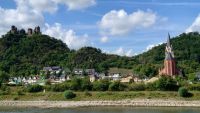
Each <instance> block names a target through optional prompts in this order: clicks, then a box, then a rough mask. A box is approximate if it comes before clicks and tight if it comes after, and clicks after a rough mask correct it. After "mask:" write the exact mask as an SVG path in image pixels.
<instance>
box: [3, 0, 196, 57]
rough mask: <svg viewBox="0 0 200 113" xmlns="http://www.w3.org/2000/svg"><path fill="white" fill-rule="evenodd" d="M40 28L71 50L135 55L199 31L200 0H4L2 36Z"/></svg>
mask: <svg viewBox="0 0 200 113" xmlns="http://www.w3.org/2000/svg"><path fill="white" fill-rule="evenodd" d="M11 25H15V26H17V27H18V28H19V29H20V28H25V29H27V28H29V27H32V28H33V27H35V26H38V25H39V26H40V27H41V28H42V32H43V33H44V34H48V35H50V36H52V37H55V38H57V39H60V40H62V41H63V42H65V43H66V44H67V45H68V47H69V48H71V49H79V48H81V47H84V46H93V47H97V48H100V49H102V50H103V51H104V52H107V53H114V54H119V55H126V56H132V55H135V54H139V53H142V52H144V51H146V50H148V49H150V48H151V47H153V46H155V45H158V44H161V43H163V42H165V41H166V38H167V33H168V32H169V33H170V34H171V36H177V35H179V34H180V33H183V32H191V31H200V1H199V0H0V35H3V34H5V33H6V32H7V31H8V30H9V29H10V26H11Z"/></svg>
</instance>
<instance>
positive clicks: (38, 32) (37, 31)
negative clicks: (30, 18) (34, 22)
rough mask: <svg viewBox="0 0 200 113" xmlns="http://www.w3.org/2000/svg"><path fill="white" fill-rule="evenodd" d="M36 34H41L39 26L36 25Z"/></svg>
mask: <svg viewBox="0 0 200 113" xmlns="http://www.w3.org/2000/svg"><path fill="white" fill-rule="evenodd" d="M34 34H41V32H40V27H39V26H37V27H35V29H34Z"/></svg>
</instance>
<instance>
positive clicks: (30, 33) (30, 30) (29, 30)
mask: <svg viewBox="0 0 200 113" xmlns="http://www.w3.org/2000/svg"><path fill="white" fill-rule="evenodd" d="M32 34H33V29H31V28H28V36H31V35H32Z"/></svg>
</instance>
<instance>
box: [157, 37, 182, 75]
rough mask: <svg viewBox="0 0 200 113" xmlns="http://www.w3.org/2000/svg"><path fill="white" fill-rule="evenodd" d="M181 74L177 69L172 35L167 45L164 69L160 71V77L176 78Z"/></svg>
mask: <svg viewBox="0 0 200 113" xmlns="http://www.w3.org/2000/svg"><path fill="white" fill-rule="evenodd" d="M179 74H181V71H180V70H179V69H178V68H177V67H176V60H175V57H174V52H173V48H172V45H171V43H170V35H169V34H168V39H167V45H166V48H165V60H164V68H163V69H159V75H168V76H176V75H179Z"/></svg>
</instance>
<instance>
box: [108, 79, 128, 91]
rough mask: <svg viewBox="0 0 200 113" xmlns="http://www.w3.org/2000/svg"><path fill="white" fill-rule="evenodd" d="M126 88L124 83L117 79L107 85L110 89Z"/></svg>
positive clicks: (120, 89) (119, 89) (121, 89)
mask: <svg viewBox="0 0 200 113" xmlns="http://www.w3.org/2000/svg"><path fill="white" fill-rule="evenodd" d="M125 88H126V85H124V84H122V83H120V82H119V81H116V82H113V83H111V84H110V85H109V90H110V91H123V90H124V89H125Z"/></svg>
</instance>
